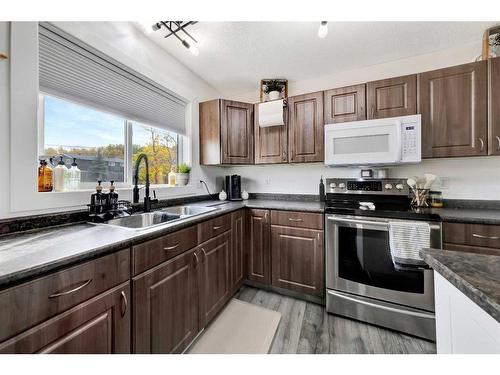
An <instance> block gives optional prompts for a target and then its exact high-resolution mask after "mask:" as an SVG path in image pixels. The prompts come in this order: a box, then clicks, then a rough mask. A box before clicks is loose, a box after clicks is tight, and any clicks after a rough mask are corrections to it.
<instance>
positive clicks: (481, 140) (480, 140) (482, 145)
mask: <svg viewBox="0 0 500 375" xmlns="http://www.w3.org/2000/svg"><path fill="white" fill-rule="evenodd" d="M478 140H479V143H481V148H480V149H479V151H483V150H484V141H483V138H478Z"/></svg>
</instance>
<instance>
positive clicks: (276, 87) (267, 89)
mask: <svg viewBox="0 0 500 375" xmlns="http://www.w3.org/2000/svg"><path fill="white" fill-rule="evenodd" d="M271 93H272V94H271ZM276 93H277V95H278V97H276V96H275V95H276ZM266 96H267V97H266ZM287 96H288V80H287V79H281V78H271V79H268V78H266V79H261V80H260V101H261V102H264V101H268V100H276V99H279V98H286V97H287Z"/></svg>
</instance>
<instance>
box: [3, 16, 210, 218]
mask: <svg viewBox="0 0 500 375" xmlns="http://www.w3.org/2000/svg"><path fill="white" fill-rule="evenodd" d="M12 25H14V23H12ZM55 25H56V26H58V27H60V28H62V29H63V30H65V31H67V32H68V33H70V34H72V35H74V36H76V37H77V38H79V39H81V40H83V41H84V42H86V43H88V44H90V45H92V46H93V47H95V48H97V49H99V50H101V51H102V52H104V53H106V54H108V55H110V56H111V57H113V58H115V59H116V60H118V61H120V62H122V63H124V64H125V65H127V66H129V67H131V68H133V69H135V70H137V71H138V72H140V73H142V74H144V75H146V76H148V77H149V78H151V79H152V80H154V81H156V82H158V83H159V84H161V85H164V86H165V87H167V88H169V89H170V90H172V91H174V92H176V93H177V94H179V95H181V96H182V97H184V98H186V99H187V100H188V101H190V105H189V106H188V116H187V121H188V134H189V135H190V137H191V139H192V140H193V141H192V145H191V146H192V147H191V148H190V149H188V150H185V154H188V156H189V158H190V160H191V161H192V167H193V169H192V173H191V181H192V184H191V186H190V187H189V188H186V189H185V190H183V188H175V189H159V190H158V193H159V194H158V195H159V197H160V198H164V197H167V198H168V197H171V196H173V195H175V196H181V195H197V194H205V190H204V189H203V188H202V187H201V186H199V184H198V181H199V180H200V179H203V180H206V181H207V183H208V184H209V186H210V187H211V188H213V186H214V182H215V181H214V177H213V176H212V174H210V175H208V174H206V172H205V170H204V169H201V168H200V166H199V163H198V159H199V157H198V148H199V147H198V103H199V101H203V100H207V99H210V98H213V97H218V96H220V94H219V93H218V92H217V90H215V89H214V88H213V87H211V86H210V85H209V84H208V83H206V82H205V81H204V80H202V79H201V78H200V77H199V76H197V75H196V74H194V73H193V72H192V71H190V70H189V69H188V68H187V67H185V66H184V65H182V64H181V63H179V62H178V61H177V60H175V59H174V58H173V57H172V56H170V55H169V54H168V53H167V52H165V51H164V50H163V49H161V48H160V47H159V46H157V45H156V44H155V43H153V42H152V41H151V40H149V39H148V38H147V37H146V36H145V35H144V34H142V32H141V31H139V30H137V29H136V28H135V27H134V26H133V25H132V24H130V23H110V22H91V23H88V22H87V23H85V22H83V23H82V22H75V23H72V22H57V23H55ZM30 26H31V23H24V25H23V28H25V29H30ZM11 36H12V34H11V23H10V22H0V51H2V52H5V53H7V54H9V55H11V53H12V52H13V54H14V55H16V51H17V55H19V54H20V52H19V51H22V50H23V47H25V46H23V45H19V43H17V44H16V45H15V46H11V45H10V41H11ZM32 49H33V48H32ZM31 55H32V53H31ZM11 61H12V60H11V59H8V60H4V61H0V160H2V163H0V175H1V176H11V177H9V179H8V181H5V180H4V181H2V184H0V186H1V187H0V189H2V190H1V194H0V218H3V217H11V216H21V215H27V214H34V213H41V212H51V211H60V210H68V209H75V208H82V207H84V206H82V205H83V204H86V203H87V201H88V199H89V196H90V192H81V193H54V194H52V193H40V194H39V193H36V190H34V189H36V168H37V155H36V151H33V150H32V148H33V147H26V148H23V149H22V150H21V148H19V150H14V149H13V150H10V148H11V147H12V144H15V142H13V141H12V139H11V135H12V134H11V126H14V128H15V127H17V126H19V123H17V124H16V123H15V122H16V121H17V120H16V119H19V117H20V116H19V112H21V111H22V106H21V108H19V104H18V103H16V104H15V106H14V107H16V110H14V111H13V113H11V108H10V106H11V103H10V97H11V93H13V94H14V96H16V95H15V94H17V97H18V98H19V96H21V97H22V95H19V93H21V92H22V91H23V90H26V87H23V88H20V87H11V85H10V83H11V71H10V70H11V69H10V64H11ZM13 66H14V65H13ZM17 69H18V70H19V68H17ZM30 77H31V74H30ZM30 80H31V81H35V80H36V79H31V78H30ZM29 86H32V87H35V85H34V82H33V85H31V82H30V85H29ZM11 90H12V92H11ZM32 90H33V89H32ZM30 94H31V92H30ZM27 96H30V97H31V96H32V95H27ZM27 100H30V99H27ZM18 101H19V100H18ZM26 104H27V106H26V108H28V107H29V105H31V102H29V103H26ZM28 112H29V114H28V115H25V117H24V120H26V119H27V122H29V124H28V125H27V128H29V131H26V132H24V134H25V137H26V139H25V141H26V143H28V144H30V145H31V144H35V143H36V142H34V140H35V139H36V136H37V134H36V113H32V112H33V111H28ZM14 113H16V116H13V114H14ZM23 127H24V125H23ZM10 151H12V152H10ZM21 153H23V154H26V153H28V155H27V157H25V158H23V159H22V160H23V162H22V163H20V165H17V166H16V168H11V164H14V163H15V160H14V158H15V156H16V155H19V154H21ZM31 154H33V155H31ZM11 155H12V156H13V157H11ZM31 161H32V163H31ZM31 164H33V165H31ZM215 174H216V173H214V174H213V175H215ZM32 175H33V176H35V177H33V176H32ZM26 177H29V178H28V179H26ZM32 177H33V178H32ZM23 179H24V180H30V181H31V179H32V180H33V185H32V186H31V184H20V183H18V181H17V180H23ZM26 185H29V186H28V187H26ZM9 186H10V187H14V188H9ZM119 193H120V196H121V198H122V199H131V192H130V189H128V190H122V191H121V192H119ZM42 201H43V202H42ZM33 208H36V209H33Z"/></svg>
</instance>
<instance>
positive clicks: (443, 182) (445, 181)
mask: <svg viewBox="0 0 500 375" xmlns="http://www.w3.org/2000/svg"><path fill="white" fill-rule="evenodd" d="M439 188H440V189H441V190H446V189H449V188H450V178H449V177H439Z"/></svg>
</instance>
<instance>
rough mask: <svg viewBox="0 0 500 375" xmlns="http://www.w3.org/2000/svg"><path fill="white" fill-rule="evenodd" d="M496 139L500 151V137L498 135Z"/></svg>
mask: <svg viewBox="0 0 500 375" xmlns="http://www.w3.org/2000/svg"><path fill="white" fill-rule="evenodd" d="M495 139H496V140H497V151H500V137H499V136H498V135H496V136H495Z"/></svg>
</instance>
